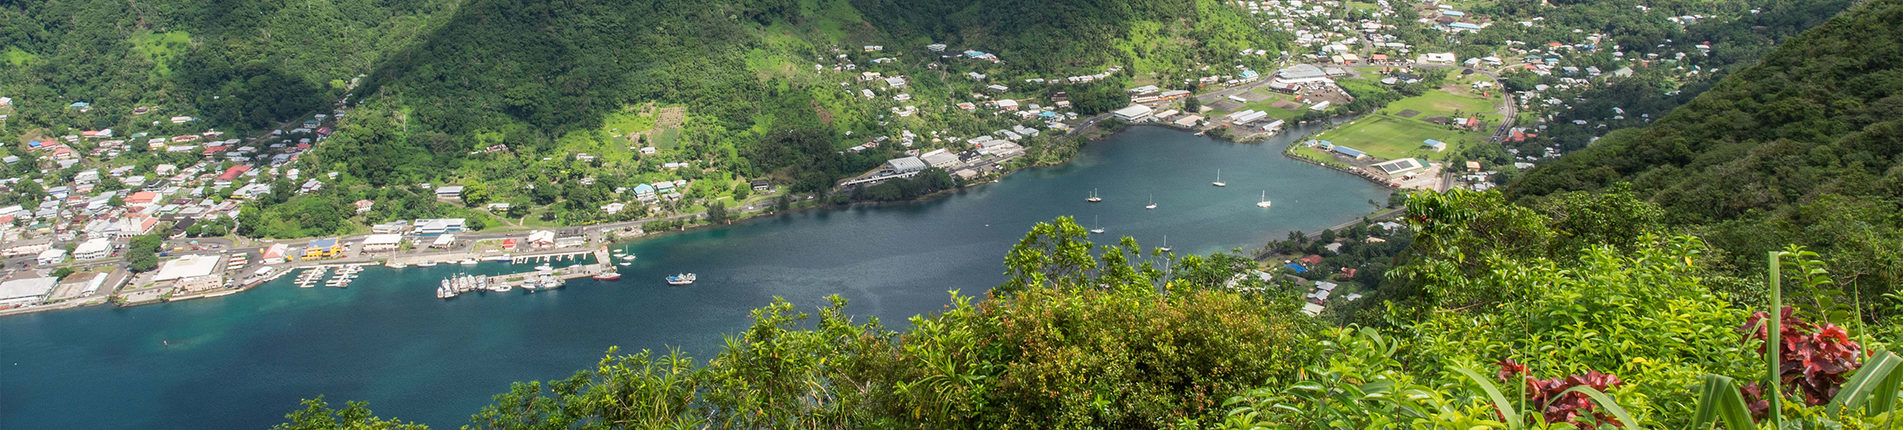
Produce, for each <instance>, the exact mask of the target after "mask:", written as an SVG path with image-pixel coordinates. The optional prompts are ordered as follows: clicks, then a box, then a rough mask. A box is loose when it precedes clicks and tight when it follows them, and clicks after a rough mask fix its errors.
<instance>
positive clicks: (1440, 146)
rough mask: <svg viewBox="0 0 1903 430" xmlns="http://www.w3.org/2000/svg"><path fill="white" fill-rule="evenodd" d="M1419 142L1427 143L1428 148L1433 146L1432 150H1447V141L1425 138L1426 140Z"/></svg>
mask: <svg viewBox="0 0 1903 430" xmlns="http://www.w3.org/2000/svg"><path fill="white" fill-rule="evenodd" d="M1421 143H1423V144H1425V145H1427V147H1428V148H1433V149H1434V152H1441V151H1446V150H1447V142H1442V141H1439V140H1434V139H1427V140H1423V141H1421Z"/></svg>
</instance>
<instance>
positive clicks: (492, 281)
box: [485, 247, 615, 285]
mask: <svg viewBox="0 0 1903 430" xmlns="http://www.w3.org/2000/svg"><path fill="white" fill-rule="evenodd" d="M589 256H593V257H594V259H595V262H594V263H590V264H577V265H573V266H568V267H561V268H554V269H550V270H549V271H547V272H544V271H540V270H531V271H527V272H517V273H505V274H500V275H489V276H486V278H487V279H486V280H485V281H486V282H485V283H486V284H488V285H501V284H507V285H520V284H522V283H524V282H527V281H531V280H534V279H537V278H540V277H542V276H549V277H553V278H555V279H560V280H564V281H565V280H569V279H576V278H587V277H591V276H595V275H599V274H603V273H609V272H613V271H615V265H614V259H612V258H609V256H608V248H606V247H602V248H597V249H595V250H593V251H565V252H552V253H544V254H532V255H520V256H514V257H511V259H510V262H512V263H532V262H538V261H542V262H549V261H556V260H567V259H570V258H573V259H576V260H580V259H583V258H588V257H589Z"/></svg>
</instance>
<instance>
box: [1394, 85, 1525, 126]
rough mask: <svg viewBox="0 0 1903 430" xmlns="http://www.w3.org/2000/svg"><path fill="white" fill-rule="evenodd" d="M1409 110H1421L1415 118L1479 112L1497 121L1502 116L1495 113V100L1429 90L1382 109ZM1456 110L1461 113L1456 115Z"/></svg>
mask: <svg viewBox="0 0 1903 430" xmlns="http://www.w3.org/2000/svg"><path fill="white" fill-rule="evenodd" d="M1408 110H1412V111H1416V112H1420V115H1418V116H1415V117H1414V118H1415V119H1421V118H1427V117H1433V116H1444V117H1448V118H1454V117H1457V116H1474V115H1476V114H1478V115H1480V116H1481V118H1484V119H1486V120H1487V121H1489V122H1497V121H1498V120H1499V117H1500V116H1499V115H1497V114H1495V109H1494V101H1493V100H1489V99H1483V98H1478V97H1466V96H1460V95H1455V94H1452V93H1448V92H1446V91H1428V92H1427V93H1426V94H1421V95H1419V96H1414V97H1408V98H1404V99H1400V100H1395V101H1394V103H1389V104H1388V107H1387V108H1384V109H1382V111H1384V112H1388V113H1398V112H1401V111H1408ZM1456 112H1458V113H1459V115H1455V113H1456Z"/></svg>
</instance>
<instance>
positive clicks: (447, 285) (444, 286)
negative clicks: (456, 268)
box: [442, 278, 449, 288]
mask: <svg viewBox="0 0 1903 430" xmlns="http://www.w3.org/2000/svg"><path fill="white" fill-rule="evenodd" d="M442 288H449V278H443V286H442Z"/></svg>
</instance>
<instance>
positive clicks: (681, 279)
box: [667, 273, 698, 285]
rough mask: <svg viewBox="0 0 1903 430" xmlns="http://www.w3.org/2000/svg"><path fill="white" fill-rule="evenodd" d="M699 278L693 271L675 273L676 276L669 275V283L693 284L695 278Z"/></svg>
mask: <svg viewBox="0 0 1903 430" xmlns="http://www.w3.org/2000/svg"><path fill="white" fill-rule="evenodd" d="M697 278H698V277H697V276H694V274H692V273H679V274H675V275H674V276H669V277H667V284H668V285H693V284H694V280H695V279H697Z"/></svg>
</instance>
